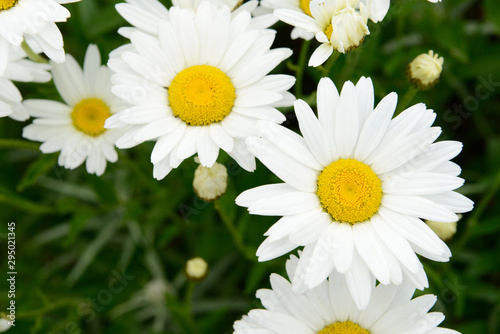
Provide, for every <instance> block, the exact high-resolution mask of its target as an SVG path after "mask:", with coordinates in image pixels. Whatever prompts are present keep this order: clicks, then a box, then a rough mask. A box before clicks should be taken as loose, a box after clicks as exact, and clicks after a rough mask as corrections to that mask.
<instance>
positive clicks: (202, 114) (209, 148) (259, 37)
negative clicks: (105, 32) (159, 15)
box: [106, 2, 295, 179]
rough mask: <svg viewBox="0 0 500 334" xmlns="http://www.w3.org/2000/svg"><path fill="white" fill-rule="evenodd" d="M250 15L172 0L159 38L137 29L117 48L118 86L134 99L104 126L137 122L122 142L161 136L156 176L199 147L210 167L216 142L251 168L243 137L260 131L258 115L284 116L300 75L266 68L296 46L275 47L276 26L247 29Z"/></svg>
mask: <svg viewBox="0 0 500 334" xmlns="http://www.w3.org/2000/svg"><path fill="white" fill-rule="evenodd" d="M250 21H251V16H250V14H249V13H248V12H246V11H243V12H241V13H239V14H238V15H236V16H235V17H234V18H233V17H231V13H230V11H229V8H228V7H226V6H224V7H221V8H219V7H217V6H215V5H214V4H212V3H210V2H203V3H201V4H200V7H199V9H198V10H197V11H196V12H195V11H194V10H193V9H190V8H187V9H181V8H178V7H172V8H171V9H170V11H169V19H168V20H162V21H161V22H160V25H159V37H158V38H155V37H153V36H150V35H148V34H145V33H143V32H139V31H136V32H134V33H132V35H131V42H132V44H131V45H130V46H128V47H125V48H123V47H122V48H120V50H118V51H117V52H114V53H113V54H112V56H111V60H110V61H109V66H110V68H111V69H112V70H114V72H115V74H114V75H113V77H112V81H113V84H114V86H113V92H114V93H115V94H116V95H117V96H119V97H121V98H123V99H124V100H126V101H128V102H130V103H131V104H132V105H133V106H132V107H130V108H128V109H125V110H123V111H121V112H119V113H117V114H116V115H114V116H113V117H111V118H110V119H109V120H108V121H106V127H108V128H114V127H122V126H125V125H132V126H133V127H132V129H131V130H130V131H128V132H127V133H126V134H125V135H124V136H123V137H122V138H120V139H119V140H118V142H117V146H118V147H120V148H129V147H133V146H135V145H137V144H140V143H142V142H144V141H147V140H155V141H156V144H155V147H154V149H153V152H152V155H151V161H152V163H153V164H154V171H153V174H154V177H155V178H157V179H162V178H164V177H165V176H166V175H167V174H168V173H169V172H170V171H171V170H172V168H176V167H178V166H179V164H180V163H181V162H182V161H183V160H184V159H186V158H188V157H190V156H192V155H194V154H195V153H198V156H199V159H200V163H201V164H202V165H203V166H206V167H211V166H212V165H213V164H214V162H215V161H216V159H217V156H218V154H219V148H221V149H223V150H224V151H226V152H227V153H228V154H229V155H230V156H231V157H233V158H234V159H235V160H236V161H237V162H238V163H239V164H240V166H241V167H243V168H245V169H246V170H253V169H254V168H255V158H254V157H253V156H252V155H251V154H250V153H249V152H248V150H247V149H246V145H245V143H244V140H245V138H246V137H248V136H250V135H256V134H257V121H258V120H269V121H272V122H276V123H281V122H282V121H283V120H284V119H285V117H284V116H283V114H282V113H281V112H279V111H278V110H277V109H275V108H274V107H275V106H280V105H291V104H292V103H293V96H292V95H291V94H290V93H288V92H286V90H287V89H289V88H290V87H291V86H292V85H293V83H294V81H295V78H293V77H291V76H288V75H268V73H269V72H270V71H271V70H273V69H274V68H275V67H276V65H278V64H279V63H280V62H281V61H282V60H284V59H286V58H287V57H289V56H290V54H291V51H290V50H289V49H286V48H281V49H274V50H270V46H271V44H272V43H273V41H274V36H275V32H274V31H271V30H262V29H250V28H249V24H250Z"/></svg>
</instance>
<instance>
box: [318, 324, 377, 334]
mask: <svg viewBox="0 0 500 334" xmlns="http://www.w3.org/2000/svg"><path fill="white" fill-rule="evenodd" d="M318 334H370V332H369V331H367V330H366V329H364V328H361V327H360V326H359V325H357V324H355V323H353V322H351V321H343V322H336V323H334V324H332V325H330V326H327V327H325V328H323V329H322V330H320V331H319V332H318Z"/></svg>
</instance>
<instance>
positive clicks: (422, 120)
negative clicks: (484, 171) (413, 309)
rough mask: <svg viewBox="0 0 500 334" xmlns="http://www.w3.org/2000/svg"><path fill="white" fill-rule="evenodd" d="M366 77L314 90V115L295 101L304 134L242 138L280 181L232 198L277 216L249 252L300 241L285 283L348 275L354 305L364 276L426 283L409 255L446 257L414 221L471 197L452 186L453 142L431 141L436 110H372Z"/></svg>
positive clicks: (385, 103) (272, 254) (387, 103)
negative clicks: (300, 249) (290, 279)
mask: <svg viewBox="0 0 500 334" xmlns="http://www.w3.org/2000/svg"><path fill="white" fill-rule="evenodd" d="M373 100H374V94H373V85H372V81H371V79H369V78H368V79H367V78H361V79H360V80H359V82H358V84H357V85H356V86H354V85H353V84H352V83H351V82H350V81H348V82H346V83H345V84H344V87H343V88H342V92H341V93H340V95H339V93H338V92H337V89H336V87H335V85H334V84H333V82H332V81H331V80H330V79H328V78H323V79H321V81H320V83H319V86H318V97H317V103H318V118H316V117H315V116H314V112H313V111H312V109H311V108H310V107H309V106H308V105H307V104H306V103H305V102H304V101H302V100H298V101H296V102H295V113H296V115H297V118H298V121H299V127H300V130H301V132H302V134H303V136H304V137H303V138H302V137H300V136H299V135H297V134H296V133H294V132H293V131H290V130H288V129H285V128H283V127H281V126H278V125H276V126H271V127H270V128H268V129H267V130H266V131H263V132H262V133H263V134H262V137H261V138H255V137H253V138H249V139H248V140H247V143H248V145H249V148H250V150H251V152H252V153H254V154H255V156H256V157H257V158H258V159H259V160H261V161H262V162H263V163H264V165H266V166H267V167H268V168H269V169H270V170H271V171H272V172H273V173H274V174H276V175H277V176H278V177H279V178H281V179H282V180H283V181H285V183H282V184H271V185H265V186H261V187H257V188H254V189H250V190H247V191H245V192H243V193H242V194H241V195H240V196H238V198H237V199H236V203H237V204H238V205H241V206H245V207H248V210H249V211H250V213H252V214H257V215H267V216H283V218H281V219H280V220H279V221H278V222H277V223H276V224H274V225H273V226H272V227H271V228H270V229H269V230H268V231H267V232H266V234H265V235H266V236H267V239H266V240H265V241H264V242H263V243H262V245H261V246H260V247H259V249H258V251H257V255H258V257H259V261H267V260H270V259H274V258H276V257H278V256H281V255H283V254H286V253H288V252H289V251H291V250H293V249H295V248H296V247H299V246H305V247H304V252H303V254H302V256H301V258H300V261H299V271H298V274H297V275H295V277H294V279H293V283H294V285H295V288H296V290H297V291H303V290H304V289H306V288H313V287H315V286H317V285H319V284H320V283H321V282H322V281H323V280H324V279H325V278H326V277H327V276H328V275H329V274H330V273H331V272H332V271H333V270H337V271H339V272H340V273H341V274H344V275H345V276H346V280H347V284H348V286H349V290H350V291H351V294H352V295H353V298H354V300H355V301H356V305H358V307H360V308H364V307H366V305H367V303H368V300H369V296H370V292H371V286H372V275H373V276H374V277H375V278H376V279H377V280H378V281H379V282H381V283H382V284H389V283H393V284H396V285H397V284H400V283H401V282H402V280H403V278H405V279H408V280H410V281H412V283H413V284H414V286H415V287H417V288H419V289H423V288H424V287H426V286H427V279H426V276H425V273H424V271H423V268H422V264H421V263H420V261H419V260H418V258H417V256H416V255H415V253H417V254H420V255H422V256H424V257H427V258H429V259H431V260H435V261H448V260H449V258H450V256H451V253H450V250H449V249H448V247H447V246H446V244H445V243H444V242H443V241H442V240H441V239H439V237H438V236H436V234H435V233H434V232H432V230H431V229H430V228H429V227H428V226H427V225H426V224H425V223H424V222H423V221H422V220H421V218H423V219H430V220H435V221H441V222H454V221H456V220H458V217H457V215H456V214H455V213H456V212H467V211H470V210H471V209H472V206H473V203H472V201H470V200H469V199H468V198H466V197H465V196H463V195H461V194H459V193H456V192H454V191H453V190H454V189H457V188H458V187H460V186H461V185H462V184H463V182H464V180H463V179H461V178H459V177H457V176H458V175H459V174H460V171H461V169H460V167H459V166H458V165H457V164H455V163H453V162H450V161H449V160H450V159H452V158H453V157H455V156H456V155H457V154H459V153H460V151H461V150H462V144H461V143H460V142H456V141H442V142H438V143H434V141H435V140H436V139H437V138H438V136H439V135H440V133H441V129H440V128H438V127H431V125H432V123H433V122H434V119H435V117H436V114H435V113H434V112H433V111H432V110H428V109H426V107H425V105H424V104H422V103H421V104H417V105H414V106H412V107H410V108H408V109H407V110H405V111H403V112H402V113H401V114H400V115H399V116H397V117H396V118H394V119H391V118H392V116H393V114H394V110H395V108H396V101H397V95H396V93H391V94H389V95H387V96H386V97H385V98H384V99H383V100H382V101H381V102H380V103H379V104H378V105H377V107H376V108H375V109H374V107H373Z"/></svg>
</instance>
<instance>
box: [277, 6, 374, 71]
mask: <svg viewBox="0 0 500 334" xmlns="http://www.w3.org/2000/svg"><path fill="white" fill-rule="evenodd" d="M309 9H310V13H311V15H308V14H307V13H305V12H304V13H300V12H298V11H296V10H293V9H288V8H284V9H277V10H275V11H274V15H275V16H276V17H277V18H279V19H280V20H281V21H283V22H286V23H288V24H291V25H293V26H295V27H299V28H302V29H304V30H306V31H308V32H310V33H314V34H315V36H316V39H317V40H318V41H319V42H320V43H322V44H321V45H320V46H319V47H318V48H317V49H316V50H315V51H314V53H313V54H312V56H311V59H310V60H309V66H315V67H316V66H319V65H321V64H323V63H324V62H325V61H326V60H327V59H328V57H330V55H331V54H332V53H333V51H334V50H337V51H338V52H341V53H346V52H348V51H350V50H352V49H354V48H356V47H358V46H359V45H360V44H361V43H362V42H363V40H364V38H365V36H366V35H368V34H370V31H369V30H368V25H367V23H368V18H369V15H370V14H369V10H368V9H367V7H366V6H365V4H364V3H363V2H362V1H359V0H330V1H325V0H311V2H310V3H309Z"/></svg>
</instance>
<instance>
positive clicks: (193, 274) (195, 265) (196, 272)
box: [185, 257, 208, 281]
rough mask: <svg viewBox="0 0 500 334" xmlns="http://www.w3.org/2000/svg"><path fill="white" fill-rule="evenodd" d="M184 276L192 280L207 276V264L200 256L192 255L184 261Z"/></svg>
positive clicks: (199, 279)
mask: <svg viewBox="0 0 500 334" xmlns="http://www.w3.org/2000/svg"><path fill="white" fill-rule="evenodd" d="M185 272H186V276H187V277H188V278H189V279H190V280H192V281H201V280H202V279H204V278H205V277H206V276H207V273H208V264H207V262H206V261H205V260H203V259H202V258H201V257H194V258H192V259H191V260H188V261H187V262H186V268H185Z"/></svg>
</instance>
